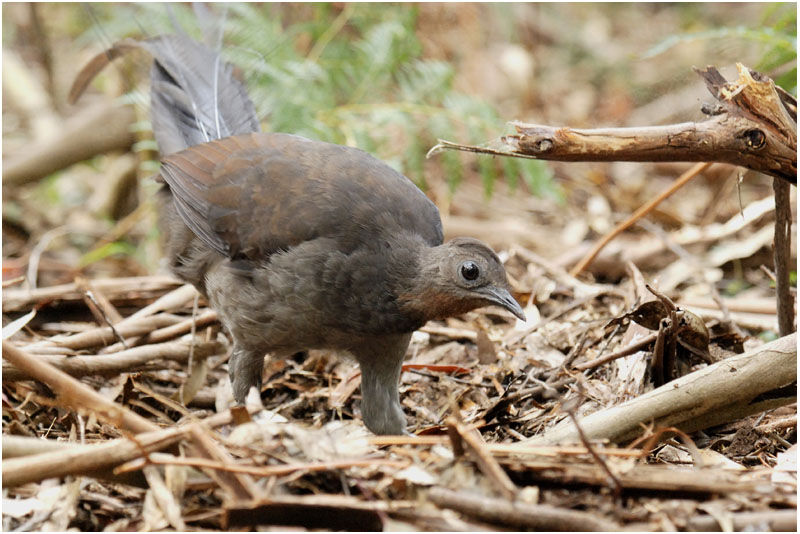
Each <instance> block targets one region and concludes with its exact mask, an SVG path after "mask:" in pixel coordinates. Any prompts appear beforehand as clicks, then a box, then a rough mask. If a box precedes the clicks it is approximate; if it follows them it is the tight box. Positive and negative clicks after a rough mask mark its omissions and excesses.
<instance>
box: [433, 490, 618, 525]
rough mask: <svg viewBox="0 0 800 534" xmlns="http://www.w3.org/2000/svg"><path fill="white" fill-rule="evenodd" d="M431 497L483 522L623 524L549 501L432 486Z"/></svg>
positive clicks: (506, 523)
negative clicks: (534, 501) (495, 496)
mask: <svg viewBox="0 0 800 534" xmlns="http://www.w3.org/2000/svg"><path fill="white" fill-rule="evenodd" d="M428 498H429V499H430V500H431V501H432V502H433V503H434V504H436V505H437V506H441V507H443V508H450V509H452V510H456V511H458V512H460V513H462V514H464V515H468V516H470V517H473V518H475V519H480V520H481V521H487V522H489V523H494V524H500V525H508V526H511V527H514V528H519V529H524V530H542V531H548V530H560V531H571V532H581V531H613V530H619V527H618V526H617V525H616V524H614V523H613V522H611V521H608V520H607V519H605V518H603V517H600V516H598V515H596V514H591V513H588V512H581V511H577V510H569V509H566V508H556V507H555V506H548V505H545V504H527V503H522V502H512V501H507V500H504V499H492V498H489V497H486V496H485V495H480V494H475V493H467V492H465V491H458V492H456V491H451V490H449V489H445V488H439V487H435V488H431V490H430V492H429V493H428Z"/></svg>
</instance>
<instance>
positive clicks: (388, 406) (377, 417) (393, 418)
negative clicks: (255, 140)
mask: <svg viewBox="0 0 800 534" xmlns="http://www.w3.org/2000/svg"><path fill="white" fill-rule="evenodd" d="M410 339H411V336H410V335H401V336H392V337H389V338H385V339H382V340H380V342H378V343H370V344H369V346H367V347H361V348H359V350H357V351H354V354H355V356H356V359H357V360H358V363H359V366H360V367H361V397H362V400H361V414H362V415H363V417H364V424H365V425H367V428H369V429H370V430H371V431H372V432H374V433H375V434H404V433H405V428H406V416H405V414H404V413H403V409H402V408H401V407H400V396H399V394H398V391H397V386H398V382H399V380H400V370H401V368H402V367H403V357H404V356H405V354H406V349H407V348H408V342H409V340H410Z"/></svg>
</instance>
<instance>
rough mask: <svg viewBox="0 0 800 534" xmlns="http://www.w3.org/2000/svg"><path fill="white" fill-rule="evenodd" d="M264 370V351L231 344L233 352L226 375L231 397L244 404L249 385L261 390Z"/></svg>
mask: <svg viewBox="0 0 800 534" xmlns="http://www.w3.org/2000/svg"><path fill="white" fill-rule="evenodd" d="M263 370H264V353H263V352H261V351H256V350H250V349H247V348H244V347H242V346H241V345H240V344H238V343H235V342H234V344H233V354H232V355H231V358H230V360H228V375H229V376H230V377H231V386H232V388H233V398H234V399H235V400H236V402H238V403H239V404H244V401H245V399H246V398H247V393H248V392H249V391H250V387H251V386H255V387H256V389H257V390H258V391H259V392H260V391H261V374H262V372H263Z"/></svg>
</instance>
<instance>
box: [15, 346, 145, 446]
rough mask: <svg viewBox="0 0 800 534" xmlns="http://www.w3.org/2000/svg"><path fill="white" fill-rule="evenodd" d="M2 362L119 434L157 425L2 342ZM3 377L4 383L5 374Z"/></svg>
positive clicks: (39, 358) (64, 402)
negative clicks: (95, 416) (113, 428)
mask: <svg viewBox="0 0 800 534" xmlns="http://www.w3.org/2000/svg"><path fill="white" fill-rule="evenodd" d="M3 359H4V360H8V361H9V362H11V363H13V364H14V366H15V367H16V368H18V369H20V370H21V371H23V372H25V373H26V374H27V375H28V376H30V377H32V378H35V379H36V380H39V381H40V382H44V383H45V384H47V385H49V386H50V387H51V388H52V389H53V390H54V391H55V392H56V394H57V395H58V396H59V400H60V402H62V403H63V404H64V405H65V406H66V407H70V408H72V409H74V410H76V411H78V412H80V413H94V414H96V415H97V418H98V419H99V420H101V421H104V422H106V423H110V424H112V425H114V426H115V427H117V428H120V429H122V430H128V431H130V432H135V433H139V432H152V431H155V430H158V426H157V425H155V424H153V423H151V422H150V421H148V420H147V419H145V418H144V417H142V416H140V415H137V414H136V413H134V412H132V411H130V410H128V409H127V408H125V407H123V406H120V405H119V404H116V403H114V402H111V401H109V400H108V399H106V398H105V397H104V396H102V395H100V394H99V393H97V392H96V391H94V390H93V389H91V388H89V387H88V386H86V385H84V384H82V383H80V382H79V381H78V380H76V379H74V378H72V377H71V376H69V375H68V374H67V373H65V372H63V371H60V370H58V369H56V368H55V367H54V366H52V365H50V364H49V363H47V362H45V361H44V360H43V359H42V358H41V357H37V356H33V355H31V354H28V353H26V352H24V351H22V350H20V349H18V348H17V347H15V346H14V345H12V344H11V343H9V342H7V341H3ZM3 375H4V376H3V379H4V380H5V379H6V377H5V372H4V373H3Z"/></svg>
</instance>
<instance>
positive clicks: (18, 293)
mask: <svg viewBox="0 0 800 534" xmlns="http://www.w3.org/2000/svg"><path fill="white" fill-rule="evenodd" d="M179 285H181V282H180V281H178V280H176V279H175V278H173V277H171V276H136V277H130V278H101V279H98V280H92V286H93V287H94V288H96V289H97V290H98V291H102V292H103V293H104V294H105V295H106V297H108V299H109V300H111V301H112V302H114V301H116V302H119V301H124V300H133V299H150V298H153V296H157V295H160V294H163V293H164V292H166V291H169V290H172V289H174V288H175V287H176V286H179ZM48 301H62V302H63V301H70V302H74V301H83V292H82V291H81V289H80V287H78V284H76V283H74V282H73V283H71V284H62V285H58V286H49V287H40V288H38V289H35V290H30V289H8V290H6V291H3V311H4V312H12V311H27V310H29V309H30V308H31V307H32V306H35V305H38V304H40V303H42V302H48Z"/></svg>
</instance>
